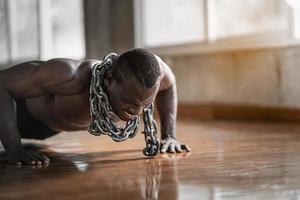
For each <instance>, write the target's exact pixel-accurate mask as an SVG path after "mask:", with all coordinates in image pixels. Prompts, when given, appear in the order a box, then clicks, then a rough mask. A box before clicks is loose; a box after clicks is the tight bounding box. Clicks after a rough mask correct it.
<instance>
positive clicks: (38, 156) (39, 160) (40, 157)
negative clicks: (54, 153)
mask: <svg viewBox="0 0 300 200" xmlns="http://www.w3.org/2000/svg"><path fill="white" fill-rule="evenodd" d="M34 157H35V159H36V160H37V164H38V165H41V164H42V163H47V161H46V156H44V155H42V154H40V153H36V154H35V155H34Z"/></svg>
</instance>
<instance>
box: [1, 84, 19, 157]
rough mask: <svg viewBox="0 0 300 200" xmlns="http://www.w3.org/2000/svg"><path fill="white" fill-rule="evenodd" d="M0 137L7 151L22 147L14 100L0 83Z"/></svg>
mask: <svg viewBox="0 0 300 200" xmlns="http://www.w3.org/2000/svg"><path fill="white" fill-rule="evenodd" d="M0 104H1V109H0V139H1V142H2V145H3V147H4V149H5V150H6V151H7V152H14V151H17V150H20V149H22V143H21V137H20V134H19V131H18V128H17V119H16V116H17V115H16V106H15V101H14V99H13V98H12V97H11V95H10V94H9V93H8V91H7V90H6V89H5V87H4V86H3V85H2V84H1V83H0Z"/></svg>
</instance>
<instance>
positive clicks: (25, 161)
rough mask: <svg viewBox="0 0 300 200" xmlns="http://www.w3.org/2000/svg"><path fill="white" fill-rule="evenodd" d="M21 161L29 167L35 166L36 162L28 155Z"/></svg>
mask: <svg viewBox="0 0 300 200" xmlns="http://www.w3.org/2000/svg"><path fill="white" fill-rule="evenodd" d="M20 161H21V162H22V163H24V164H27V165H35V161H34V160H33V159H32V158H31V157H29V156H28V155H23V156H22V157H21V158H20Z"/></svg>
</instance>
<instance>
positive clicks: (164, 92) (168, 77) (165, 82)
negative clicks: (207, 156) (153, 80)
mask: <svg viewBox="0 0 300 200" xmlns="http://www.w3.org/2000/svg"><path fill="white" fill-rule="evenodd" d="M157 59H158V61H159V64H160V66H161V69H162V80H161V84H160V89H159V92H158V94H157V96H156V104H157V108H158V113H159V117H160V122H161V139H162V140H163V145H162V146H161V152H162V153H165V152H171V153H175V152H182V150H186V151H190V148H189V147H188V146H187V145H185V144H180V143H179V142H178V141H177V139H176V119H177V87H176V79H175V76H174V74H173V72H172V70H171V69H170V67H169V66H168V65H167V64H166V63H165V62H163V61H162V60H161V59H160V58H159V57H157Z"/></svg>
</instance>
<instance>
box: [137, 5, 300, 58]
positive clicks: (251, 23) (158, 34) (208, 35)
mask: <svg viewBox="0 0 300 200" xmlns="http://www.w3.org/2000/svg"><path fill="white" fill-rule="evenodd" d="M287 1H293V0H185V1H180V0H164V1H159V0H151V1H148V0H135V36H136V46H137V47H145V48H151V49H152V50H153V51H155V52H156V53H161V54H165V53H166V54H169V53H182V52H183V53H193V52H201V51H214V50H221V49H222V50H225V49H235V48H239V49H241V48H253V47H267V46H272V47H273V46H282V45H289V44H298V43H300V42H299V40H296V38H299V35H300V34H299V32H300V23H299V21H300V19H299V11H297V12H296V11H295V12H294V13H293V12H292V9H291V8H290V7H289V6H288V4H287Z"/></svg>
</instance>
